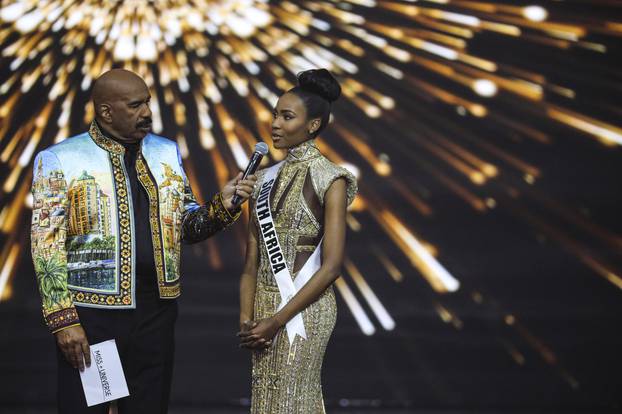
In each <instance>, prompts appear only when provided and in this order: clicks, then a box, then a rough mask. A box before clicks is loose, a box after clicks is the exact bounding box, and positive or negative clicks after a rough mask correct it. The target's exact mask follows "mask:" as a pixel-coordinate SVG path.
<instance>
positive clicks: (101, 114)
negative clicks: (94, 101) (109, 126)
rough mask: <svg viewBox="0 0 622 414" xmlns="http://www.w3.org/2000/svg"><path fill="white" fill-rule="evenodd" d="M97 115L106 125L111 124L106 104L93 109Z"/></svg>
mask: <svg viewBox="0 0 622 414" xmlns="http://www.w3.org/2000/svg"><path fill="white" fill-rule="evenodd" d="M95 110H96V112H97V113H99V117H100V118H101V119H103V120H104V121H106V122H107V123H112V114H111V113H110V110H111V107H110V105H109V104H107V103H101V104H99V107H98V108H96V109H95Z"/></svg>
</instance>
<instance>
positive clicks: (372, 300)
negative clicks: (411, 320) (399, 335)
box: [344, 259, 395, 331]
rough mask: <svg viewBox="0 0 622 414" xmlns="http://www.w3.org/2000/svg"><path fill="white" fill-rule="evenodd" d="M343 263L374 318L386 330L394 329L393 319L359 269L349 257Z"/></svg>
mask: <svg viewBox="0 0 622 414" xmlns="http://www.w3.org/2000/svg"><path fill="white" fill-rule="evenodd" d="M344 265H345V268H346V270H347V271H348V274H349V275H350V277H352V280H354V284H355V285H356V287H357V288H358V289H359V291H360V292H361V294H362V295H363V297H364V298H365V300H366V301H367V304H368V305H369V307H370V308H371V310H372V311H373V312H374V315H376V318H377V319H378V321H379V322H380V325H382V327H383V328H384V329H385V330H387V331H392V330H393V329H395V321H394V320H393V318H392V317H391V315H390V314H389V312H387V310H386V308H385V307H384V306H383V305H382V303H381V302H380V300H378V297H377V296H376V294H375V293H374V291H373V290H372V289H371V287H369V285H368V284H367V282H366V281H365V278H364V277H363V275H362V274H361V272H360V271H359V269H358V268H357V267H356V266H355V265H354V263H352V261H351V260H350V259H346V260H345V261H344Z"/></svg>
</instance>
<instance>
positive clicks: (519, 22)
mask: <svg viewBox="0 0 622 414" xmlns="http://www.w3.org/2000/svg"><path fill="white" fill-rule="evenodd" d="M145 4H146V3H145V2H144V1H141V0H132V1H127V2H117V1H101V2H94V1H84V2H81V3H75V2H64V1H59V0H52V1H47V2H33V1H13V2H10V3H9V2H5V3H3V4H2V6H1V7H0V45H1V46H0V50H1V52H0V53H1V57H0V64H1V65H2V71H0V163H1V164H0V166H2V167H3V168H5V170H3V174H4V177H3V185H2V188H1V189H0V190H1V191H0V195H1V199H0V219H1V223H0V226H2V227H1V228H2V233H3V234H11V233H13V232H15V231H17V229H18V226H19V225H20V219H21V218H22V217H23V213H24V212H25V211H26V209H27V205H25V204H24V202H23V200H25V199H27V196H28V186H29V184H28V183H29V181H30V179H31V171H30V168H29V164H30V163H31V161H32V157H33V155H34V153H35V152H36V151H39V150H41V149H42V148H44V147H46V146H48V145H50V144H52V143H54V142H60V141H62V140H63V139H65V138H67V137H68V136H70V135H73V134H76V133H78V132H82V131H83V130H85V128H86V125H87V124H88V122H90V120H91V119H92V118H93V115H94V112H93V107H92V105H89V104H87V100H88V94H89V91H90V88H91V87H92V83H93V80H94V79H95V78H97V76H99V75H100V74H101V73H102V72H104V71H106V70H108V69H110V68H112V67H125V68H128V69H131V70H134V71H136V72H137V73H139V74H140V75H141V76H142V77H143V78H144V79H145V80H146V82H147V85H148V86H149V89H150V91H151V94H152V104H151V108H152V112H153V118H154V132H156V133H158V134H163V135H165V136H170V137H174V138H176V139H177V141H178V143H179V146H180V151H181V152H182V156H183V158H184V163H185V165H186V169H187V173H188V177H189V179H190V182H191V184H192V186H193V189H194V190H195V192H196V193H197V196H199V198H201V199H203V200H204V199H205V198H204V197H203V195H204V194H202V193H203V192H204V191H206V190H207V187H201V185H200V184H201V183H205V182H211V181H213V182H215V183H216V184H217V185H218V186H222V185H224V183H225V182H226V181H227V180H228V179H229V178H230V177H231V176H232V175H234V174H235V173H236V172H237V170H238V169H239V168H243V167H244V165H245V163H246V160H247V159H248V154H249V151H250V150H251V148H252V147H253V144H254V142H255V141H258V140H267V142H268V143H269V136H270V126H269V124H270V112H271V110H272V107H273V105H274V104H275V102H276V100H277V98H278V96H279V94H280V93H282V92H283V91H284V90H287V89H289V88H290V87H292V86H293V85H294V81H295V78H294V75H295V74H296V73H297V72H298V71H300V70H303V69H307V68H310V67H313V66H326V67H327V68H329V69H330V70H331V71H332V72H333V73H335V74H336V75H337V76H338V77H339V79H340V81H341V82H342V85H343V97H342V98H341V100H340V101H338V102H337V103H336V104H335V105H334V115H335V122H334V124H333V125H331V126H330V127H329V128H328V130H327V132H326V134H324V133H323V136H322V138H321V139H320V140H319V144H320V148H321V150H322V151H323V152H324V153H325V154H326V155H327V156H328V157H329V158H331V159H332V160H333V161H335V162H337V163H338V164H339V165H342V166H347V168H348V169H350V170H351V171H352V172H353V173H355V175H356V176H357V178H358V179H359V182H361V184H362V185H361V195H360V196H359V197H357V198H356V200H355V201H354V203H353V205H352V206H351V207H350V210H349V213H348V215H347V219H346V220H347V223H348V226H349V227H350V228H351V229H352V230H353V231H354V232H355V233H356V236H357V237H360V238H361V239H363V240H365V241H368V240H373V239H374V238H373V235H372V234H371V233H370V229H369V228H370V226H369V225H368V223H369V221H370V220H371V221H374V220H375V221H376V222H378V223H382V224H383V226H384V227H386V232H387V234H389V237H390V240H391V241H392V242H393V244H389V245H388V246H386V247H384V246H383V248H384V249H398V250H399V251H401V252H402V253H403V254H404V255H405V257H407V258H408V259H409V260H410V261H411V263H415V267H416V268H417V269H418V270H419V271H420V272H421V273H422V274H423V275H424V277H426V280H428V281H429V282H430V284H431V285H432V286H433V289H435V290H436V291H438V292H446V291H451V289H449V287H452V286H453V287H455V288H456V289H457V285H456V283H454V284H452V279H450V278H447V277H445V282H443V276H442V275H444V273H443V272H442V271H440V270H439V268H438V267H435V265H434V263H435V261H436V259H435V255H436V254H438V255H439V256H440V257H445V256H444V255H445V254H446V253H445V251H444V249H443V242H442V240H441V241H438V240H434V246H431V245H429V244H426V243H425V242H422V241H419V239H418V238H417V237H415V236H414V233H415V232H417V233H418V232H419V231H420V228H419V226H420V224H421V225H422V227H421V228H422V229H423V228H424V226H423V225H424V224H425V225H427V224H430V223H433V222H434V220H443V218H442V215H439V214H437V207H439V205H440V204H442V203H443V200H445V197H446V195H448V197H451V200H453V202H455V203H456V204H460V205H463V204H466V205H468V206H470V207H471V208H472V209H474V210H475V211H476V212H480V213H485V212H487V211H488V210H490V209H493V208H494V209H497V211H502V212H505V211H509V209H508V207H507V206H506V201H505V198H504V197H507V194H511V197H514V198H513V199H514V200H520V199H521V198H527V199H529V200H534V199H535V200H540V198H538V196H537V195H536V194H535V192H531V191H529V188H530V187H533V189H534V190H535V189H537V188H538V187H537V186H538V185H539V183H540V182H541V181H542V179H545V178H547V177H546V173H547V170H546V168H544V167H543V166H540V165H539V164H538V162H536V161H535V160H534V159H531V158H529V156H526V155H525V153H526V152H527V151H525V150H524V147H525V146H526V145H535V146H536V147H537V148H539V149H540V148H544V149H547V150H550V149H551V146H552V145H567V143H566V140H565V139H564V137H563V136H561V137H560V138H558V137H557V136H556V134H555V131H556V130H557V128H559V127H560V126H562V127H568V130H569V131H570V132H571V133H575V132H578V133H579V134H585V136H587V137H594V138H596V139H597V140H598V141H600V142H602V143H603V144H605V145H604V146H603V147H604V150H605V151H607V150H615V147H617V146H618V145H620V144H621V143H622V128H621V127H620V125H618V124H619V123H618V122H617V119H619V111H618V108H617V106H618V105H617V101H615V100H610V101H607V102H596V101H595V100H594V99H593V98H591V97H589V96H587V95H586V94H585V93H584V91H585V89H586V87H588V88H589V87H591V86H592V85H596V83H595V79H596V78H598V76H597V75H594V76H592V75H590V76H583V75H581V73H591V69H592V68H593V69H595V70H602V71H603V72H605V73H608V75H607V76H603V77H602V79H601V81H602V82H603V85H607V87H609V88H610V89H611V90H612V91H615V90H617V88H619V85H620V82H621V80H620V78H619V76H617V75H616V68H615V67H611V65H609V64H608V63H599V64H598V65H597V64H594V63H592V62H591V61H590V59H579V60H580V61H581V62H578V60H577V59H574V60H572V59H571V60H572V61H573V62H574V63H572V65H576V68H580V69H574V70H575V72H572V70H570V69H566V68H565V64H564V63H558V62H557V61H556V59H557V58H558V57H560V56H561V57H566V56H569V57H573V55H571V53H573V51H574V50H577V49H581V52H582V53H587V54H590V53H591V54H592V55H590V56H598V58H599V59H600V58H603V57H604V58H607V57H609V55H610V54H611V53H615V50H616V47H615V45H616V41H617V40H619V38H620V36H622V25H621V24H620V23H619V22H615V21H606V22H602V21H601V19H598V18H595V17H592V16H590V15H589V14H590V13H587V14H588V15H587V16H578V15H577V14H576V13H574V12H566V13H557V11H559V10H564V5H563V4H562V3H560V4H559V5H558V4H547V5H546V7H543V6H537V5H526V4H525V3H520V2H504V3H503V4H499V3H496V2H484V1H460V0H436V1H425V2H397V1H386V0H378V1H373V0H351V1H347V2H342V3H341V4H337V3H334V2H329V1H321V2H296V1H284V2H280V3H272V2H264V1H252V0H249V1H245V2H235V1H221V2H204V1H191V2H186V3H183V4H182V3H178V2H172V1H168V0H157V1H155V2H151V3H149V7H144V6H145ZM375 9H378V10H375ZM376 11H379V12H381V13H376ZM557 16H565V17H563V19H564V20H563V21H562V20H559V19H560V18H559V17H557ZM556 19H557V20H556ZM577 22H581V23H577ZM595 35H596V36H595ZM491 40H494V41H499V42H501V43H500V44H501V46H499V45H496V44H492V43H491V44H492V46H490V45H489V44H488V43H487V42H489V41H491ZM482 46H484V47H482ZM489 46H490V47H489ZM504 48H508V49H512V50H513V53H515V54H516V57H517V58H516V59H514V58H513V56H511V55H512V53H509V54H508V53H504ZM550 51H554V53H555V54H553V53H551V54H550V56H549V55H548V54H549V52H550ZM531 52H534V53H536V52H538V53H540V54H539V55H538V54H537V53H536V54H535V55H534V56H537V58H533V59H532V58H530V57H529V54H530V53H531ZM556 54H559V55H556ZM596 54H598V55H596ZM560 62H563V61H560ZM599 62H600V61H599ZM580 65H582V66H580ZM547 67H555V68H556V70H555V71H554V72H553V73H551V71H550V70H548V68H547ZM558 73H559V74H560V76H557V74H558ZM568 74H570V75H572V76H567V75H568ZM575 74H578V75H576V76H575ZM590 105H596V106H595V108H596V109H592V108H590ZM598 109H602V111H600V112H597V111H598ZM456 113H457V114H458V115H456ZM596 114H597V115H596ZM368 131H369V132H368ZM474 131H476V132H474ZM573 136H574V135H573ZM578 136H582V135H578ZM586 141H587V140H586ZM609 147H613V148H609ZM413 148H416V151H415V150H413ZM421 150H422V151H421ZM284 155H285V154H284V153H283V152H278V151H272V152H271V154H270V157H266V162H268V161H269V160H271V161H279V160H282V159H283V157H284ZM207 164H209V165H211V166H212V167H209V168H213V172H211V174H212V175H213V177H205V176H204V175H205V172H204V170H203V169H199V168H198V166H203V165H207ZM405 166H406V168H405ZM411 170H412V171H411ZM210 171H212V170H210ZM396 172H399V173H400V174H399V175H398V174H396ZM402 174H403V176H402ZM396 175H397V177H396ZM419 175H421V177H420V176H419ZM209 178H212V180H211V181H210V180H209ZM516 178H518V179H519V180H522V183H521V184H516V183H515V181H514V179H516ZM369 182H374V186H372V185H367V184H368V183H369ZM420 182H425V183H426V190H425V191H422V190H421V188H422V187H421V186H418V185H419V183H420ZM429 182H432V183H433V184H434V185H433V186H431V187H430V185H429ZM378 183H383V184H384V183H387V186H386V190H387V192H390V193H391V196H394V197H395V198H394V199H382V200H381V202H378V203H377V202H375V201H376V198H375V197H374V196H375V194H373V193H374V191H375V189H376V188H380V187H382V188H383V191H384V189H385V187H383V186H379V185H378V186H376V184H378ZM424 193H425V194H424ZM540 205H542V206H544V207H543V208H545V209H546V210H547V212H549V213H555V212H558V213H560V215H562V216H563V217H565V218H567V221H568V223H569V225H572V226H573V227H574V228H580V229H582V230H583V231H586V232H588V233H590V234H592V235H593V236H594V237H599V238H601V239H603V240H604V241H605V242H606V243H608V246H610V247H611V248H615V247H616V246H617V244H616V240H617V235H615V234H614V235H613V236H612V235H611V234H609V235H608V236H609V237H606V236H607V234H605V233H603V231H602V229H600V230H599V229H598V228H597V227H595V226H593V225H592V223H590V221H589V219H585V220H579V219H578V218H580V217H578V216H577V215H576V214H575V212H574V211H573V210H572V209H571V208H568V209H564V208H562V210H560V208H559V207H560V206H559V205H555V204H551V203H543V202H540ZM406 209H411V210H410V211H409V210H406ZM398 210H399V211H401V212H400V213H393V212H394V211H398ZM404 211H406V213H403V212H404ZM387 212H388V213H390V215H387ZM411 212H414V213H418V214H415V215H413V214H411ZM520 217H521V219H522V220H524V221H526V222H529V219H527V218H525V217H524V216H520ZM235 231H236V232H238V233H239V232H240V231H241V230H235ZM457 231H459V230H457ZM421 233H422V234H426V237H427V233H425V232H424V231H421ZM238 239H239V240H238V241H239V242H240V243H242V242H243V240H242V239H240V238H238ZM240 240H242V241H240ZM555 240H556V241H557V242H558V243H559V244H561V245H562V246H564V247H565V248H567V249H568V250H569V251H571V252H573V255H574V257H575V258H576V259H577V260H578V261H581V262H583V263H585V264H587V266H588V267H589V268H590V269H592V271H593V272H594V273H596V274H598V275H600V276H603V277H605V278H608V280H610V281H612V283H614V284H616V283H615V282H616V281H617V280H618V279H616V277H617V278H619V276H618V272H617V271H616V270H615V269H614V268H612V267H611V266H608V265H605V264H604V263H603V262H601V261H600V260H599V259H598V258H595V257H592V256H591V255H586V254H585V252H581V251H580V250H579V247H578V245H575V244H573V241H572V240H570V241H569V240H568V239H566V238H564V237H561V236H560V237H557V238H555ZM415 242H416V243H415ZM7 243H8V242H7ZM4 246H10V244H5V245H4ZM4 246H3V248H4ZM11 246H12V245H11ZM436 246H439V247H436ZM204 249H207V250H208V253H207V255H206V256H207V258H208V262H209V264H210V266H211V267H212V268H214V269H222V268H224V266H225V263H224V258H223V257H221V256H220V251H219V249H218V246H216V245H214V244H213V242H211V241H208V244H207V247H206V248H204ZM204 249H202V250H200V251H201V252H203V251H204ZM615 254H617V253H615ZM376 256H377V257H378V260H380V262H381V263H382V265H383V267H384V268H385V269H386V270H387V272H388V273H389V275H390V276H391V278H392V280H394V281H395V282H398V281H401V280H403V277H404V275H403V274H402V272H401V271H400V270H399V269H398V268H397V267H396V266H395V264H394V263H392V262H391V261H390V260H389V259H388V258H387V256H386V255H382V254H376ZM616 257H617V256H616ZM356 260H358V258H356V257H352V262H355V261H356ZM357 263H358V262H357ZM436 263H437V264H439V265H440V263H438V262H436ZM441 267H442V266H441ZM361 269H362V268H361ZM445 272H446V270H445ZM364 273H365V272H363V271H361V272H360V274H361V279H360V280H359V282H361V281H362V284H361V286H364V284H366V280H365V274H364ZM439 275H441V276H439ZM611 275H613V276H615V277H612V276H611ZM450 276H451V275H450ZM452 277H453V276H452ZM461 282H463V283H468V282H469V281H467V280H461ZM355 283H356V281H355ZM340 285H341V288H339V286H340ZM337 286H338V289H339V291H340V293H342V296H345V295H348V292H349V294H350V295H351V298H354V299H355V300H356V298H355V297H354V294H353V293H352V291H350V290H349V288H347V285H345V282H344V281H343V280H341V282H338V285H337ZM344 286H345V287H344ZM357 286H359V284H358V283H357ZM359 287H360V286H359ZM9 290H10V282H9V283H8V285H7V288H6V289H5V291H9ZM342 291H343V292H346V293H345V294H343V292H342ZM454 291H455V290H454ZM351 298H350V299H348V300H350V301H351ZM357 303H358V302H357ZM381 305H382V304H381ZM385 305H386V304H385ZM385 305H383V306H385ZM352 306H354V309H358V310H356V312H360V311H361V310H362V308H361V307H360V304H358V308H356V305H352ZM349 307H350V305H349ZM353 312H354V311H353ZM358 317H359V318H362V316H360V314H359V315H358ZM365 317H366V316H365ZM361 320H362V321H363V322H360V321H359V323H361V324H362V326H364V327H365V329H366V330H367V332H370V331H372V332H373V330H374V328H373V325H371V329H370V326H369V325H368V324H367V323H366V322H364V319H361ZM367 320H368V321H369V319H368V318H367ZM357 321H358V320H357ZM369 324H371V322H369Z"/></svg>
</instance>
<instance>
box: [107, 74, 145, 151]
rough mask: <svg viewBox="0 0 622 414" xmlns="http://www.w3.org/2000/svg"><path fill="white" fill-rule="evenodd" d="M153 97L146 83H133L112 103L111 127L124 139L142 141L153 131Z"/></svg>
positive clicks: (112, 100)
mask: <svg viewBox="0 0 622 414" xmlns="http://www.w3.org/2000/svg"><path fill="white" fill-rule="evenodd" d="M150 100H151V95H150V94H149V89H147V85H145V84H144V82H132V84H131V85H128V87H127V88H126V89H124V91H123V92H122V93H119V94H118V95H117V97H115V99H111V101H110V103H109V104H110V119H111V122H110V125H111V126H112V129H113V130H114V131H115V132H116V133H117V134H119V135H121V137H122V138H126V139H128V140H131V141H134V140H141V139H143V138H144V137H145V135H147V134H148V133H149V132H150V131H151V124H152V120H151V109H150V108H149V102H150Z"/></svg>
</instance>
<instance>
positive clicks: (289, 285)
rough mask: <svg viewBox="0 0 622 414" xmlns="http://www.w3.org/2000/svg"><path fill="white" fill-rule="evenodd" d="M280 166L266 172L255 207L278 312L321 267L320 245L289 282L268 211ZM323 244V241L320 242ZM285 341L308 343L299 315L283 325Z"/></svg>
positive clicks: (288, 274) (270, 212) (285, 264)
mask: <svg viewBox="0 0 622 414" xmlns="http://www.w3.org/2000/svg"><path fill="white" fill-rule="evenodd" d="M282 165H283V161H281V162H280V163H278V164H275V165H273V166H272V167H270V168H268V169H267V170H265V171H266V172H265V174H264V179H263V181H262V184H261V187H260V191H259V197H258V198H257V205H256V206H255V214H256V215H257V221H258V222H259V230H260V231H261V235H262V239H263V242H264V247H265V248H266V253H267V254H268V260H269V265H270V269H271V270H272V274H273V275H274V278H275V279H276V284H277V285H278V287H279V293H280V294H281V304H280V305H279V308H278V310H281V309H282V308H283V307H284V306H285V305H287V302H289V301H290V300H291V298H293V297H294V295H296V293H297V292H298V291H299V290H300V289H302V287H303V286H304V285H305V284H306V283H307V282H308V281H309V279H311V276H313V275H314V274H315V272H317V271H318V269H319V268H320V266H321V265H322V241H320V242H319V243H318V245H317V247H316V248H315V251H314V252H313V254H311V256H310V257H309V259H307V261H306V262H305V264H304V266H303V267H302V269H300V272H298V276H296V279H295V280H292V276H291V273H290V271H289V269H288V268H287V263H286V262H285V255H284V254H283V250H282V249H281V244H280V243H279V238H278V237H277V234H276V231H275V228H274V219H273V218H272V210H271V208H270V193H271V192H272V187H273V186H274V183H275V181H276V177H277V174H278V172H279V170H280V168H281V166H282ZM322 240H323V238H322ZM285 327H286V331H287V337H288V339H289V343H290V345H291V344H292V343H293V342H294V339H296V335H300V337H302V338H303V339H307V332H306V331H305V324H304V321H303V319H302V312H299V313H297V314H296V315H295V316H294V317H293V318H291V319H290V320H289V321H288V322H287V324H286V325H285Z"/></svg>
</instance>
